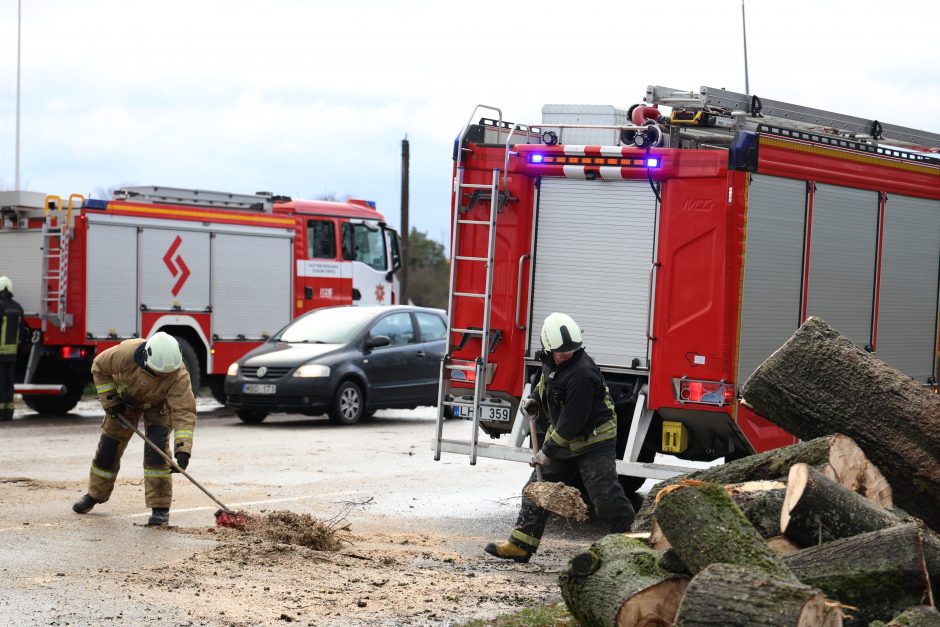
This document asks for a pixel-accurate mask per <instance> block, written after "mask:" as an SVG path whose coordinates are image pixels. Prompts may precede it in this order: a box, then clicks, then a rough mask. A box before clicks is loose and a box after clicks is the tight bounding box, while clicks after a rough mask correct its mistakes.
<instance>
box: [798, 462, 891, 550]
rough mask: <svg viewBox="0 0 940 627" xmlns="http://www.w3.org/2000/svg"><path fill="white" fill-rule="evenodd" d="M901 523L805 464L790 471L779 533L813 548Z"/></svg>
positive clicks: (881, 508) (889, 513) (884, 510)
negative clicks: (816, 545)
mask: <svg viewBox="0 0 940 627" xmlns="http://www.w3.org/2000/svg"><path fill="white" fill-rule="evenodd" d="M902 522H904V521H903V520H902V519H901V518H899V517H898V516H897V515H896V514H894V513H893V512H890V511H888V510H886V509H885V508H883V507H879V506H877V505H875V504H874V503H872V502H871V501H869V500H868V499H866V498H865V497H863V496H860V495H858V494H856V493H855V492H852V491H851V490H849V489H848V488H846V487H844V486H841V485H839V484H838V483H836V482H835V481H833V480H831V479H828V478H826V477H824V476H823V475H822V473H820V472H819V471H818V470H816V469H815V468H812V467H810V466H808V465H806V464H796V465H795V466H793V467H792V468H790V476H789V477H788V478H787V487H786V498H785V499H784V502H783V510H782V511H781V512H780V523H779V529H780V531H781V532H782V533H783V535H785V536H786V537H788V538H790V539H791V540H793V541H794V542H796V543H797V544H799V545H801V546H813V545H814V544H822V543H823V542H829V541H831V540H838V539H839V538H848V537H849V536H855V535H858V534H860V533H865V532H868V531H878V530H879V529H885V528H887V527H893V526H895V525H900V524H901V523H902Z"/></svg>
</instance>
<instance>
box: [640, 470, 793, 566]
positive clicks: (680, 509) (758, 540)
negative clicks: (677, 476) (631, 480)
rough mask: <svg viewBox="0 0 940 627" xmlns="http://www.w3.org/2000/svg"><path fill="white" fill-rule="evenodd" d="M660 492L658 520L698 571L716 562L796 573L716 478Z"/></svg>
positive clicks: (675, 546) (683, 556) (676, 547)
mask: <svg viewBox="0 0 940 627" xmlns="http://www.w3.org/2000/svg"><path fill="white" fill-rule="evenodd" d="M689 484H690V485H676V486H673V487H671V488H670V489H669V490H668V491H665V492H663V493H661V494H660V502H659V505H657V506H656V522H657V524H659V526H660V528H661V529H662V531H663V534H665V536H666V538H667V539H668V540H669V542H670V543H671V544H672V548H673V549H674V550H675V552H676V554H677V555H678V556H679V559H681V560H682V563H684V564H685V565H686V566H687V567H688V568H689V572H691V573H692V574H698V573H700V572H701V571H703V570H704V569H705V568H706V567H708V566H710V565H711V564H715V563H724V564H738V565H741V566H753V567H755V568H758V569H760V570H763V571H765V572H767V573H770V574H772V575H776V576H778V577H782V578H784V579H786V578H788V577H789V578H791V579H792V578H793V575H792V574H791V573H790V571H789V570H788V569H787V567H786V566H784V565H783V562H781V561H780V559H779V558H778V557H777V555H776V554H775V553H774V552H773V551H772V550H771V549H770V547H768V546H767V543H766V542H764V539H763V538H762V537H761V535H760V534H759V533H758V532H757V530H756V529H754V526H753V525H751V523H750V522H749V521H748V519H747V518H746V517H745V516H744V513H743V512H742V511H741V510H740V509H739V508H738V506H737V505H735V504H734V502H733V501H732V500H731V497H730V496H728V493H727V492H726V491H725V489H724V487H722V486H720V485H718V484H715V483H699V482H689Z"/></svg>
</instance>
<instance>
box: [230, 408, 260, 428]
mask: <svg viewBox="0 0 940 627" xmlns="http://www.w3.org/2000/svg"><path fill="white" fill-rule="evenodd" d="M235 415H236V416H238V417H239V418H241V421H242V422H244V423H247V424H250V425H256V424H258V423H259V422H263V421H264V419H265V418H267V417H268V412H266V411H261V410H260V409H239V410H238V411H236V412H235Z"/></svg>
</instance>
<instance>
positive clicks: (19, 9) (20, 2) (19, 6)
mask: <svg viewBox="0 0 940 627" xmlns="http://www.w3.org/2000/svg"><path fill="white" fill-rule="evenodd" d="M22 15H23V0H17V3H16V175H15V177H14V178H13V189H15V190H16V191H19V189H20V33H21V32H22V29H21V23H22V21H23V20H22ZM44 324H45V323H44Z"/></svg>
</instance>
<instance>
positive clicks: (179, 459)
mask: <svg viewBox="0 0 940 627" xmlns="http://www.w3.org/2000/svg"><path fill="white" fill-rule="evenodd" d="M176 463H177V464H179V467H180V468H182V469H183V470H186V467H187V466H189V453H184V452H183V451H180V452H179V453H177V454H176ZM171 472H176V469H175V468H173V469H172V470H171Z"/></svg>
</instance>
